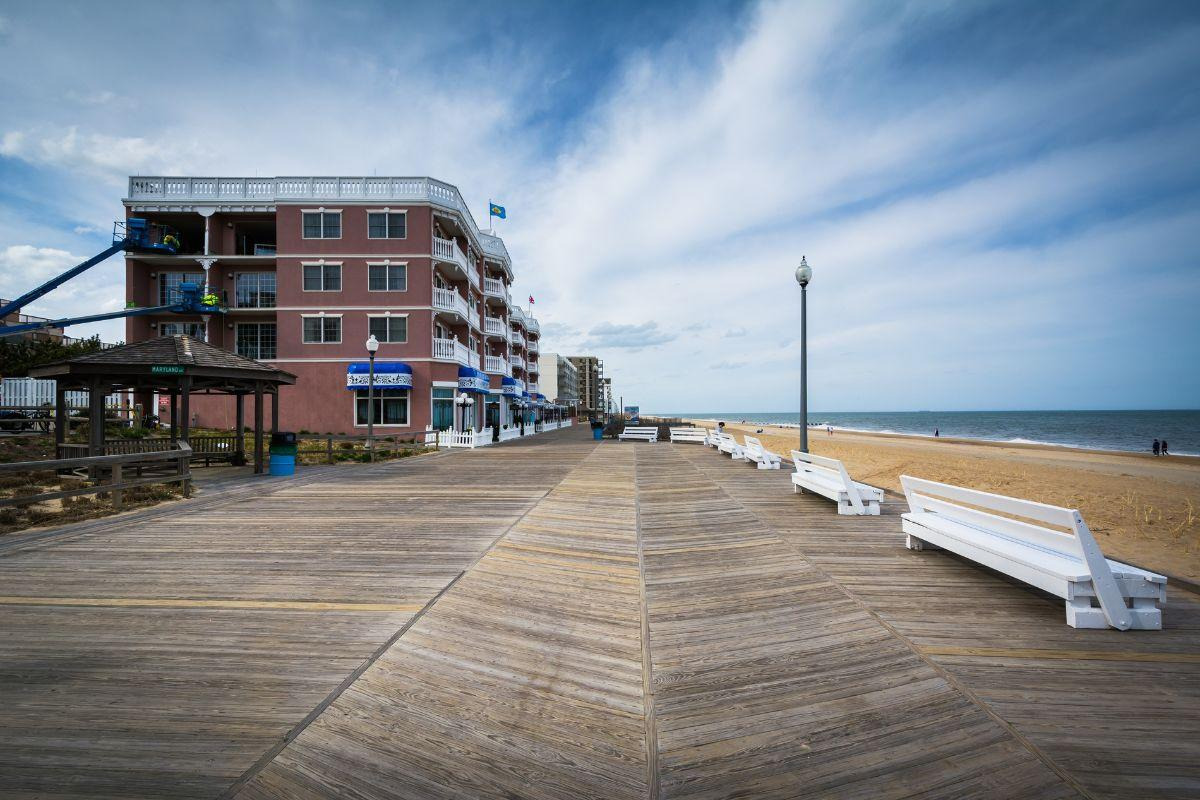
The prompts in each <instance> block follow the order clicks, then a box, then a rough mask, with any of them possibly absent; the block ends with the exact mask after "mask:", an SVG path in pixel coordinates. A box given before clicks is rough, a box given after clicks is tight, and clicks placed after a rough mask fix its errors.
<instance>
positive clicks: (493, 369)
mask: <svg viewBox="0 0 1200 800" xmlns="http://www.w3.org/2000/svg"><path fill="white" fill-rule="evenodd" d="M483 371H484V372H487V373H489V374H491V375H507V376H509V377H512V365H511V364H509V363H508V359H506V358H505V357H504V356H484V357H483Z"/></svg>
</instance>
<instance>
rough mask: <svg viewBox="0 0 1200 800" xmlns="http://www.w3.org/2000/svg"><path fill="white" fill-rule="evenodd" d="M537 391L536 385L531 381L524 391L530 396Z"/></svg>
mask: <svg viewBox="0 0 1200 800" xmlns="http://www.w3.org/2000/svg"><path fill="white" fill-rule="evenodd" d="M537 390H538V385H537V384H536V383H535V382H533V381H530V382H529V383H528V384H527V385H526V391H528V392H529V393H530V394H536V393H537Z"/></svg>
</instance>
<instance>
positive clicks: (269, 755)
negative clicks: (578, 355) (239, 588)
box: [217, 445, 596, 800]
mask: <svg viewBox="0 0 1200 800" xmlns="http://www.w3.org/2000/svg"><path fill="white" fill-rule="evenodd" d="M595 452H596V447H595V446H594V445H593V447H592V451H591V452H590V453H588V454H587V455H585V456H584V457H583V458H581V459H579V461H577V462H576V463H575V465H574V466H573V467H571V468H569V469H568V470H567V471H566V473H565V474H564V475H563V476H562V477H561V478H560V479H559V480H558V482H557V483H555V484H554V485H553V486H551V487H550V488H549V489H547V490H545V491H544V492H542V494H541V495H540V496H539V497H538V498H537V499H536V500H534V501H533V502H532V503H530V504H529V507H528V508H526V509H525V511H524V512H522V513H521V516H519V517H517V518H516V519H515V520H513V522H512V524H511V525H509V526H508V527H507V528H505V529H504V530H503V531H502V532H501V533H500V535H499V536H497V537H496V538H495V539H493V540H492V541H491V542H490V543H489V544H488V546H487V547H485V548H484V549H483V550H481V551H480V553H479V555H478V556H477V557H476V558H475V560H474V561H472V562H471V563H470V564H468V565H467V566H466V568H465V569H462V570H460V571H459V573H458V574H457V575H455V576H454V578H453V579H451V581H450V582H449V583H447V584H446V585H445V586H443V587H442V588H441V590H440V591H439V592H438V593H437V594H435V595H434V596H433V597H431V598H430V599H429V602H428V603H426V604H425V605H424V607H422V608H421V610H420V611H418V612H417V613H416V614H413V616H412V618H411V619H409V620H408V621H407V622H405V623H404V625H402V626H401V627H400V629H399V630H397V631H396V632H395V633H393V634H392V635H391V636H390V637H389V638H388V640H387V641H386V642H384V643H383V644H382V645H381V646H380V647H379V648H378V649H377V650H376V651H375V652H374V653H372V654H371V655H370V656H369V657H368V658H367V659H366V660H364V661H363V663H362V664H360V665H359V666H358V667H356V668H355V669H354V670H353V671H352V672H351V673H350V674H349V675H347V676H346V677H345V678H344V679H343V680H342V682H341V683H339V684H338V685H337V686H336V687H334V689H333V690H332V691H331V692H330V693H329V694H328V695H326V696H325V699H324V700H322V701H321V702H320V703H318V704H317V705H316V707H314V708H313V709H312V711H309V712H308V714H306V715H305V717H304V719H302V720H300V722H298V723H296V725H295V726H293V727H292V729H291V730H289V731H288V732H287V733H286V734H284V736H283V738H282V739H280V740H279V741H278V742H276V743H275V744H274V745H272V746H271V747H270V748H269V749H268V750H267V751H266V752H265V753H263V754H262V756H260V757H259V758H258V760H257V761H255V762H254V763H253V764H251V765H250V767H249V768H247V769H246V771H245V772H243V773H242V775H241V776H240V777H239V778H238V779H237V780H236V781H234V782H233V783H232V784H230V785H229V787H228V788H226V789H225V791H223V792H222V793H221V794H220V795H218V796H217V800H231V798H233V797H236V796H237V794H238V792H240V791H241V790H242V789H243V788H245V787H246V785H247V784H248V783H249V782H250V781H252V780H254V779H255V778H256V777H258V774H259V773H260V772H262V771H263V770H264V769H266V768H267V767H268V766H270V764H271V762H272V761H274V760H275V759H276V758H277V757H278V756H279V754H280V753H282V752H283V751H284V749H285V748H286V747H287V746H288V745H289V744H291V743H292V742H293V741H294V740H295V739H297V738H298V737H299V736H300V734H302V733H304V731H305V729H307V728H308V726H309V725H311V724H312V723H314V722H316V721H317V718H318V717H320V716H321V714H323V713H324V712H325V710H326V709H327V708H329V706H331V705H333V703H334V702H336V701H337V699H338V698H339V697H341V696H342V694H343V693H344V692H345V691H346V690H347V689H349V688H350V687H351V686H353V685H354V683H355V682H356V681H358V679H359V678H361V677H362V676H363V673H365V672H366V671H367V670H368V669H370V668H371V666H372V665H374V663H375V662H376V661H377V660H379V658H380V657H381V656H382V655H383V654H384V653H386V652H387V651H388V650H390V649H391V648H392V646H393V645H395V644H396V643H397V642H399V641H400V639H401V637H403V636H404V634H406V633H408V631H409V630H410V629H411V628H412V626H413V625H415V624H416V623H417V621H418V620H420V619H421V618H422V617H423V616H425V614H426V612H428V611H429V610H430V609H432V608H433V606H434V604H436V603H437V601H438V600H440V599H442V596H443V595H445V594H446V592H448V591H450V589H451V588H453V587H454V585H455V584H457V583H458V582H459V580H460V579H461V578H462V577H463V576H464V575H466V574H467V573H468V572H470V571H471V570H472V569H474V568H475V567H476V565H478V564H479V562H480V561H482V560H483V559H484V557H485V556H486V555H487V554H488V553H490V552H491V551H492V550H493V549H494V548H495V547H496V545H498V544H499V543H500V542H501V540H503V539H504V538H505V537H506V536H508V535H509V534H510V533H512V530H513V528H515V527H517V526H518V525H520V524H521V522H523V521H524V519H525V518H526V517H527V516H529V514H530V513H532V512H533V510H534V509H535V508H537V507H538V506H539V505H540V504H541V503H542V501H543V500H545V499H546V498H547V497H549V496H550V494H551V493H552V492H554V490H556V489H557V488H558V487H560V486H562V484H563V482H564V481H566V480H567V478H569V477H570V476H571V474H572V473H573V472H575V470H576V469H578V468H579V466H580V465H581V464H582V463H583V462H585V461H587V460H588V458H590V457H591V456H592V455H593V454H594V453H595Z"/></svg>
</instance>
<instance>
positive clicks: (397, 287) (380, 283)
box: [367, 264, 408, 292]
mask: <svg viewBox="0 0 1200 800" xmlns="http://www.w3.org/2000/svg"><path fill="white" fill-rule="evenodd" d="M367 290H368V291H371V292H407V291H408V265H407V264H368V265H367Z"/></svg>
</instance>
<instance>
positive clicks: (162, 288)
mask: <svg viewBox="0 0 1200 800" xmlns="http://www.w3.org/2000/svg"><path fill="white" fill-rule="evenodd" d="M168 275H194V276H196V277H198V278H200V280H199V284H200V289H201V293H203V289H204V272H203V271H201V272H188V271H187V270H182V269H168V270H163V271H161V272H159V273H158V304H159V305H167V304H168V303H172V302H178V298H176V300H172V299H171V298H170V297H169V296H166V295H165V292H166V289H167V276H168ZM186 282H187V281H181V283H186Z"/></svg>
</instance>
